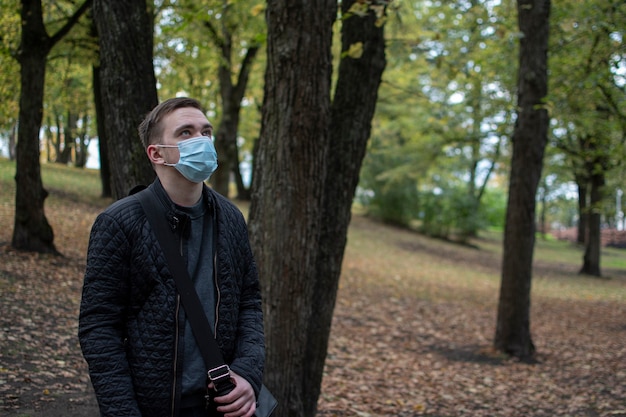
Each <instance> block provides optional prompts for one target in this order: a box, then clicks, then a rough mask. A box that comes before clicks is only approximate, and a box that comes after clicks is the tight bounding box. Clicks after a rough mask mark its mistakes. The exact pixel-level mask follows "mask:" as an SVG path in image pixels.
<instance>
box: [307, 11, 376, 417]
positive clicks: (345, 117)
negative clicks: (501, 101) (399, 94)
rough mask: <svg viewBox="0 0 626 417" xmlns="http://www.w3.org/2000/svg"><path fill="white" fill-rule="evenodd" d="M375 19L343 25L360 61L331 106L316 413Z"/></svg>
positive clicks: (342, 78) (314, 368)
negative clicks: (359, 51) (358, 48)
mask: <svg viewBox="0 0 626 417" xmlns="http://www.w3.org/2000/svg"><path fill="white" fill-rule="evenodd" d="M354 3H355V0H347V1H345V0H344V1H343V2H342V3H341V9H342V14H343V15H344V16H345V15H346V12H347V11H348V10H349V9H350V7H351V6H352V5H353V4H354ZM376 21H377V16H376V14H375V13H374V11H371V10H370V11H369V12H368V14H367V15H366V16H364V17H360V16H358V15H356V14H353V15H352V16H351V17H349V18H347V19H345V20H343V21H342V30H341V33H342V47H341V50H342V52H345V51H347V50H348V49H349V48H350V45H354V44H356V43H358V42H362V43H363V54H362V55H361V57H360V58H350V57H347V56H346V57H344V58H342V60H341V62H340V65H339V73H338V80H337V85H336V87H335V96H334V98H333V103H332V107H331V125H330V143H329V147H330V148H329V152H328V171H327V174H326V181H325V185H324V199H323V201H324V205H323V212H322V213H323V214H322V218H323V219H324V221H323V222H321V223H320V225H319V226H320V228H321V233H322V234H321V237H320V244H319V254H318V259H317V263H316V270H317V279H316V282H315V288H314V291H315V292H314V296H313V311H314V313H315V317H316V319H315V320H314V321H313V323H312V324H311V327H310V328H309V335H308V340H309V345H308V353H307V363H308V364H309V367H310V371H309V372H310V379H309V380H307V381H306V382H307V385H306V386H305V389H306V390H307V391H308V392H310V393H311V394H312V395H313V394H314V397H313V398H311V401H313V400H315V403H313V402H310V403H309V404H308V407H309V408H307V409H305V411H306V412H308V413H313V412H314V411H315V407H316V402H317V398H318V396H319V393H320V386H321V382H322V371H323V369H324V363H325V359H326V352H327V350H328V338H329V336H330V329H331V322H332V317H333V311H334V307H335V300H336V298H337V288H338V285H339V278H340V275H341V266H342V263H343V255H344V250H345V247H346V238H347V234H348V226H349V224H350V219H351V213H352V211H351V209H352V201H353V199H354V194H355V190H356V187H357V185H358V182H359V174H360V171H361V165H362V162H363V157H364V156H365V151H366V149H367V142H368V139H369V136H370V132H371V121H372V118H373V116H374V112H375V109H376V101H377V98H378V87H379V85H380V82H381V78H382V74H383V71H384V69H385V65H386V60H385V39H384V29H383V26H382V25H378V26H377V25H376ZM309 415H312V414H309Z"/></svg>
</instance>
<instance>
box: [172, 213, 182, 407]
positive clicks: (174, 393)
mask: <svg viewBox="0 0 626 417" xmlns="http://www.w3.org/2000/svg"><path fill="white" fill-rule="evenodd" d="M174 219H175V220H176V225H177V226H178V225H179V221H178V218H177V217H174ZM178 233H180V231H178ZM178 241H179V242H180V246H179V251H180V256H183V239H182V236H180V234H179V239H178ZM179 315H180V294H177V295H176V314H175V315H174V321H175V322H176V327H175V331H174V379H173V381H172V382H173V384H172V417H174V416H175V415H176V408H175V405H176V384H177V378H176V374H177V373H178V341H179V338H180V337H179V336H180V326H179Z"/></svg>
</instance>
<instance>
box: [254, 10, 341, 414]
mask: <svg viewBox="0 0 626 417" xmlns="http://www.w3.org/2000/svg"><path fill="white" fill-rule="evenodd" d="M336 8H337V3H336V0H296V1H290V2H285V1H277V0H270V1H268V2H267V8H266V19H267V29H268V35H267V48H268V51H267V54H268V65H267V69H266V73H265V95H264V103H263V114H262V125H261V135H260V139H259V141H260V142H259V148H258V151H257V154H256V161H255V164H254V177H255V180H254V188H253V192H252V196H253V197H252V203H251V207H250V233H251V243H252V246H253V248H254V251H255V257H256V261H257V264H258V269H259V276H260V277H261V283H262V294H263V298H264V300H265V301H264V304H263V310H264V314H265V340H266V343H267V350H266V358H267V360H266V366H265V369H266V371H265V383H266V384H267V385H268V387H269V388H270V390H272V391H273V392H274V393H275V395H276V396H277V398H278V399H279V406H278V410H277V411H276V415H279V416H293V417H312V416H313V415H314V413H312V412H311V409H313V410H314V409H315V403H316V401H317V398H316V397H315V392H311V391H310V390H309V389H308V388H309V387H310V386H311V381H312V379H315V378H314V377H312V375H311V367H310V361H311V358H309V357H308V356H307V355H308V354H309V345H310V344H311V343H314V341H313V340H310V339H309V337H310V336H311V333H312V329H311V325H313V324H314V323H315V322H316V321H317V320H318V319H319V317H317V316H316V315H315V311H314V297H315V295H316V281H317V280H318V279H319V276H318V274H317V271H316V266H317V264H316V263H317V259H318V256H317V255H318V250H319V248H320V237H321V229H320V225H322V224H323V222H324V221H328V220H330V219H324V217H323V213H324V210H323V207H324V206H323V204H324V202H323V192H324V181H325V175H326V171H327V156H328V143H329V125H330V86H331V73H332V57H331V43H332V25H333V22H334V20H335V18H336V13H337V9H336ZM312 10H315V11H316V12H315V13H312V12H311V11H312ZM316 372H317V370H316Z"/></svg>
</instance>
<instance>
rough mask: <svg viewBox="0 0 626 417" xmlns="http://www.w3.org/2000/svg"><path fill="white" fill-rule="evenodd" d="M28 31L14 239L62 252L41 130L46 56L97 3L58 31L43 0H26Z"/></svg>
mask: <svg viewBox="0 0 626 417" xmlns="http://www.w3.org/2000/svg"><path fill="white" fill-rule="evenodd" d="M21 4H22V9H21V16H22V33H21V42H20V47H19V49H18V53H17V60H18V62H19V64H20V88H21V90H20V111H19V120H20V127H19V130H18V139H17V156H16V174H15V182H16V193H15V223H14V228H13V239H12V245H13V247H14V248H16V249H20V250H27V251H35V252H43V253H58V251H57V249H56V247H55V246H54V233H53V231H52V227H51V226H50V224H49V223H48V220H47V218H46V216H45V213H44V201H45V199H46V197H47V196H48V192H47V191H46V190H45V189H44V188H43V183H42V181H41V165H40V162H39V130H40V128H41V121H42V118H43V97H44V84H45V74H46V58H47V56H48V54H49V53H50V50H51V49H52V47H53V46H54V45H56V44H57V43H58V42H59V41H60V40H61V39H62V38H63V37H64V36H65V35H67V34H68V32H69V31H70V30H71V29H72V27H73V26H74V25H75V24H76V22H78V20H79V19H80V17H81V16H82V15H83V14H84V13H85V11H87V9H88V8H89V7H90V5H91V0H86V1H85V2H83V3H82V4H81V5H80V6H79V7H78V8H77V9H76V10H75V11H74V13H73V14H71V16H70V17H69V18H68V19H67V20H66V21H65V23H64V24H63V25H62V26H61V27H60V29H59V30H57V31H56V32H55V33H54V34H53V35H52V36H50V35H49V34H48V32H47V29H46V25H45V24H44V19H43V9H42V6H41V0H22V2H21Z"/></svg>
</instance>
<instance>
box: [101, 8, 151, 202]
mask: <svg viewBox="0 0 626 417" xmlns="http://www.w3.org/2000/svg"><path fill="white" fill-rule="evenodd" d="M149 13H150V9H149V8H148V7H147V5H146V1H145V0H128V1H108V0H94V5H93V19H94V21H95V23H96V27H97V31H98V36H99V39H100V97H101V99H102V102H101V105H102V113H103V115H104V120H100V122H103V127H104V132H105V137H106V143H107V148H108V149H107V150H108V159H109V163H110V168H111V190H112V193H113V197H114V198H116V199H119V198H122V197H124V196H126V195H127V194H128V191H130V189H131V188H132V187H134V186H135V185H138V184H145V185H148V184H150V183H151V182H152V181H153V180H154V177H155V174H154V170H153V169H152V166H151V165H150V162H149V161H148V158H147V156H146V152H145V150H144V148H143V145H142V144H141V141H140V139H139V134H138V132H137V127H138V126H139V123H141V120H142V119H143V118H144V116H145V115H146V114H147V113H148V112H149V111H150V110H151V109H152V108H154V107H155V106H156V105H157V104H158V98H157V91H156V78H155V75H154V67H153V64H152V53H153V51H152V45H153V39H152V33H153V19H152V16H151V15H150V14H149Z"/></svg>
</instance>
